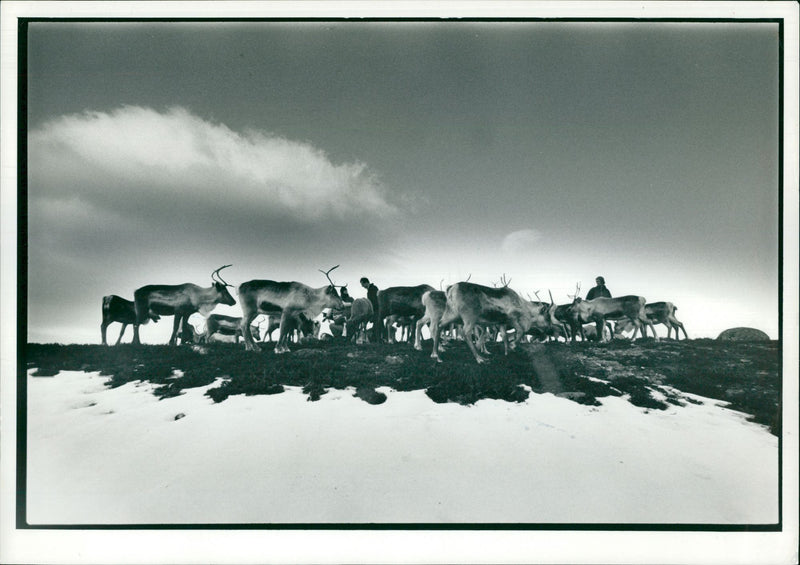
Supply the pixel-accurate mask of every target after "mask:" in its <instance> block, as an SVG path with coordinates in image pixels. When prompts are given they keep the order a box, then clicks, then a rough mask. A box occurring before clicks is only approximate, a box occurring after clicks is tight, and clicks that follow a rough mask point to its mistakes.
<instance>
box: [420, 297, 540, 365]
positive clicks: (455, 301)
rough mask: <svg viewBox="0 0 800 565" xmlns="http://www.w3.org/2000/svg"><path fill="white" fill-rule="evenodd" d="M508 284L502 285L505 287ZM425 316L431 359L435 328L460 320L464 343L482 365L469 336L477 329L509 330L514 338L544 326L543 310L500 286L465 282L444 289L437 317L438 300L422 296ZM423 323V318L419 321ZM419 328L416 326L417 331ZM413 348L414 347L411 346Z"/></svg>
mask: <svg viewBox="0 0 800 565" xmlns="http://www.w3.org/2000/svg"><path fill="white" fill-rule="evenodd" d="M507 282H508V281H506V283H507ZM425 296H426V301H427V302H426V313H425V316H426V317H428V315H429V314H430V324H431V335H432V337H433V352H432V353H431V357H433V358H434V359H436V360H437V361H441V359H440V358H439V333H440V332H439V328H440V327H443V326H446V325H447V324H450V323H453V322H455V321H457V320H461V322H462V323H463V324H464V339H465V341H466V342H467V346H468V347H469V348H470V351H471V352H472V355H473V356H474V357H475V361H477V362H478V363H483V362H485V359H484V358H483V357H481V355H480V354H479V353H478V350H477V348H476V346H475V344H474V343H473V340H472V336H473V335H474V333H475V327H476V326H477V325H479V324H480V325H484V326H492V325H497V326H500V327H508V326H511V327H512V328H513V329H514V331H515V333H516V335H518V336H521V335H523V334H525V332H527V331H528V330H529V329H530V328H531V327H532V326H534V325H542V326H546V325H547V324H548V321H547V309H546V307H539V306H535V305H534V304H532V303H531V302H530V301H527V300H524V299H522V298H521V297H520V296H519V295H518V294H517V293H516V292H514V291H513V290H512V289H510V288H508V286H503V287H502V288H491V287H488V286H482V285H478V284H474V283H469V282H459V283H456V284H454V285H453V286H451V287H450V288H448V289H447V292H446V293H445V303H444V310H443V311H441V316H437V313H438V310H439V309H440V308H441V305H442V304H441V296H438V295H433V293H426V295H425ZM423 319H424V318H423ZM420 328H421V325H420V324H419V323H418V324H417V330H418V331H419V329H420ZM415 346H416V344H415Z"/></svg>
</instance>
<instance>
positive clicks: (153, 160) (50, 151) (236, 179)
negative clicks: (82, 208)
mask: <svg viewBox="0 0 800 565" xmlns="http://www.w3.org/2000/svg"><path fill="white" fill-rule="evenodd" d="M29 155H30V174H31V181H32V182H31V189H32V190H37V191H42V193H43V194H41V195H42V196H44V195H47V196H51V197H59V198H64V197H66V194H64V192H68V191H70V190H75V191H77V192H79V193H81V195H82V197H83V198H86V199H88V200H97V199H99V200H101V201H106V202H109V201H110V202H113V203H119V204H122V205H125V204H129V205H131V204H133V205H134V206H135V207H136V208H137V209H140V210H141V211H142V212H144V213H146V212H147V210H148V208H147V201H148V199H152V202H153V203H154V204H153V206H154V207H155V206H158V205H159V202H163V201H164V198H165V197H168V198H169V199H170V201H172V202H174V201H176V200H181V199H185V200H186V201H187V202H190V203H191V205H192V206H195V207H196V206H206V207H208V206H209V205H211V206H213V207H214V208H216V209H217V211H218V212H220V213H224V212H226V211H227V212H231V213H238V212H240V211H241V210H243V209H244V210H248V211H251V212H255V213H259V212H262V213H264V214H265V215H268V216H275V215H280V216H284V217H285V216H289V217H294V218H296V219H301V220H309V221H311V220H317V219H324V218H329V217H330V218H344V217H349V216H353V215H357V214H364V213H367V214H374V215H380V216H386V215H391V214H392V212H393V211H394V210H395V207H394V206H393V205H392V204H391V203H390V202H389V201H388V200H387V195H386V190H385V188H384V187H383V185H382V184H381V182H380V180H379V179H378V178H377V176H376V175H375V174H374V173H373V172H372V171H370V170H369V168H368V167H367V166H366V165H365V164H364V163H360V162H352V163H340V164H335V163H333V162H332V161H331V160H330V158H329V157H328V156H327V155H326V153H325V152H324V151H322V150H321V149H319V148H316V147H314V146H313V145H311V144H309V143H303V142H297V141H292V140H288V139H283V138H280V137H276V136H273V135H271V134H268V133H265V132H257V131H247V132H236V131H233V130H231V129H230V128H228V127H227V126H225V125H224V124H216V123H212V122H209V121H207V120H204V119H203V118H200V117H198V116H196V115H193V114H191V113H190V112H189V111H187V110H185V109H183V108H180V107H176V108H171V109H169V110H167V111H165V112H158V111H156V110H153V109H150V108H143V107H138V106H124V107H121V108H119V109H117V110H114V111H112V112H108V113H106V112H85V113H83V114H73V115H68V116H62V117H60V118H58V119H55V120H52V121H50V122H47V123H45V124H44V125H42V126H41V127H39V128H37V129H35V130H34V131H32V132H31V133H30V136H29ZM129 207H130V206H129Z"/></svg>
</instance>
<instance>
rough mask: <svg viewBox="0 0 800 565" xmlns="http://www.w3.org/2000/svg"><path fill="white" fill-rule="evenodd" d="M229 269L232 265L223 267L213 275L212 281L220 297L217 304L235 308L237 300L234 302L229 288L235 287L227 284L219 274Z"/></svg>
mask: <svg viewBox="0 0 800 565" xmlns="http://www.w3.org/2000/svg"><path fill="white" fill-rule="evenodd" d="M228 267H230V265H223V266H222V267H220V268H219V269H217V270H216V271H214V272H213V273H211V281H212V282H213V284H214V288H215V289H216V290H217V297H218V298H217V302H219V303H220V304H225V305H227V306H233V305H234V304H236V300H234V298H233V296H231V293H230V292H228V288H227V287H229V286H230V287H233V285H232V284H228V283H227V282H225V279H223V278H222V277H221V276H220V275H219V272H220V271H221V270H222V269H226V268H228Z"/></svg>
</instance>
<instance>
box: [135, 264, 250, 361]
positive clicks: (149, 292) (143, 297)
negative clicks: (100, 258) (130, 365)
mask: <svg viewBox="0 0 800 565" xmlns="http://www.w3.org/2000/svg"><path fill="white" fill-rule="evenodd" d="M226 267H230V265H223V266H222V267H220V268H219V269H217V270H216V271H214V272H213V273H211V281H212V284H211V286H210V287H207V288H203V287H201V286H197V285H196V284H192V283H184V284H179V285H157V284H151V285H147V286H143V287H141V288H138V289H136V292H134V293H133V303H134V306H135V309H136V320H135V322H134V325H133V343H135V344H139V343H140V341H139V326H140V325H141V324H146V323H147V322H149V321H150V320H152V321H154V322H157V321H158V319H159V317H160V316H174V317H175V320H174V322H173V326H172V335H171V336H170V338H169V344H170V345H175V343H176V341H177V335H178V330H179V329H180V328H181V327H182V324H183V323H187V324H188V318H189V316H191V315H192V314H194V313H195V312H199V313H200V314H201V315H202V316H203V317H207V316H208V314H209V313H210V312H211V311H212V310H213V309H214V307H215V306H216V305H217V304H225V305H227V306H233V305H234V304H236V301H235V300H234V299H233V296H231V294H230V292H228V289H227V287H229V286H233V285H230V284H228V283H227V282H225V280H223V278H222V277H221V276H220V274H219V272H220V271H221V270H222V269H225V268H226Z"/></svg>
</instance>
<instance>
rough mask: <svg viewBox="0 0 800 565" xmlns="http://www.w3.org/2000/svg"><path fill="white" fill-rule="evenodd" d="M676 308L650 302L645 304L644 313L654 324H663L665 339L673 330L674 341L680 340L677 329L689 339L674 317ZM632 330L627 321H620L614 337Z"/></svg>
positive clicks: (666, 303) (681, 325) (668, 337)
mask: <svg viewBox="0 0 800 565" xmlns="http://www.w3.org/2000/svg"><path fill="white" fill-rule="evenodd" d="M677 309H678V307H677V306H675V305H674V304H673V303H672V302H651V303H649V304H645V307H644V313H645V315H646V316H647V319H648V320H650V321H651V322H652V323H653V326H654V327H655V324H664V325H665V326H667V339H670V337H672V330H673V329H674V330H675V339H676V340H677V339H680V334H679V333H678V329H681V330H683V336H684V338H686V339H689V335H688V334H687V333H686V328H684V327H683V324H682V323H681V322H680V321H678V319H677V318H676V317H675V310H677ZM632 329H634V325H633V324H632V323H630V322H629V321H627V320H620V321H619V322H617V325H616V327H615V328H614V336H615V337H616V336H621V335H622V333H623V332H628V331H631V330H632Z"/></svg>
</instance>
